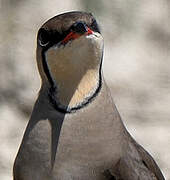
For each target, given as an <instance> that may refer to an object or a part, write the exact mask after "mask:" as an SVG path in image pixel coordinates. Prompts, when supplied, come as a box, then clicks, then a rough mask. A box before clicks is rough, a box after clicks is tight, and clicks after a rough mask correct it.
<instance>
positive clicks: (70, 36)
mask: <svg viewBox="0 0 170 180" xmlns="http://www.w3.org/2000/svg"><path fill="white" fill-rule="evenodd" d="M89 34H93V31H92V30H91V29H90V28H88V31H87V32H85V33H84V34H79V33H76V32H70V33H69V34H68V35H67V36H66V37H65V38H64V39H63V40H62V43H63V44H66V43H67V42H68V41H70V40H74V39H77V38H79V37H80V36H82V35H89Z"/></svg>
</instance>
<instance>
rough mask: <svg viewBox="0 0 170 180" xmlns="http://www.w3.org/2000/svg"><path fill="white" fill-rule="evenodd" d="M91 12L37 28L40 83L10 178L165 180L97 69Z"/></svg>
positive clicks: (98, 50) (99, 42) (99, 54)
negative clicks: (131, 128)
mask: <svg viewBox="0 0 170 180" xmlns="http://www.w3.org/2000/svg"><path fill="white" fill-rule="evenodd" d="M103 51H104V40H103V36H102V34H101V30H100V27H99V25H98V23H97V21H96V19H95V18H94V16H93V15H92V14H91V13H88V12H82V11H71V12H65V13H63V14H59V15H56V16H55V17H52V18H51V19H49V20H48V21H47V22H45V23H44V24H43V25H42V26H41V28H40V29H39V31H38V33H37V49H36V60H37V66H38V70H39V73H40V77H41V87H40V90H39V95H38V98H37V100H36V102H35V105H34V108H33V111H32V114H31V117H30V120H29V122H28V125H27V127H26V130H25V133H24V136H23V139H22V142H21V145H20V147H19V150H18V153H17V156H16V158H15V161H14V165H13V179H14V180H164V179H165V178H164V177H163V174H162V172H161V170H160V168H159V167H158V165H157V163H156V162H155V160H154V159H153V158H152V156H151V155H150V154H149V153H148V152H147V151H146V150H145V149H144V148H143V147H142V146H141V145H139V144H138V143H137V142H136V141H135V140H134V138H133V137H132V136H131V135H130V133H129V132H128V130H127V129H126V127H125V125H124V123H123V121H122V119H121V117H120V114H119V112H118V110H117V108H116V106H115V104H114V102H113V99H112V96H111V93H110V90H109V88H108V86H107V84H106V82H105V80H104V75H103V71H102V63H103Z"/></svg>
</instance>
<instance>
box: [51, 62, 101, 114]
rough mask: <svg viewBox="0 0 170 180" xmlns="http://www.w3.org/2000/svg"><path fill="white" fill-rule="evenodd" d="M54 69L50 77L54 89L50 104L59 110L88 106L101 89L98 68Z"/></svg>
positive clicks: (66, 67)
mask: <svg viewBox="0 0 170 180" xmlns="http://www.w3.org/2000/svg"><path fill="white" fill-rule="evenodd" d="M64 67H65V68H62V69H60V68H56V69H55V70H54V69H53V70H52V75H53V78H54V80H55V83H56V89H54V90H53V91H52V92H51V93H52V96H51V98H52V102H54V103H55V105H57V107H58V108H60V109H67V110H68V111H71V110H72V109H80V108H81V107H83V106H84V105H86V104H88V103H89V102H90V101H91V100H92V99H93V98H94V97H95V96H96V94H97V93H98V92H99V90H100V87H101V72H100V67H99V66H97V67H96V68H91V69H74V68H72V67H68V64H67V66H64Z"/></svg>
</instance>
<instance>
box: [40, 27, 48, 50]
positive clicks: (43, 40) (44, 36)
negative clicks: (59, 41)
mask: <svg viewBox="0 0 170 180" xmlns="http://www.w3.org/2000/svg"><path fill="white" fill-rule="evenodd" d="M38 42H39V44H40V46H42V47H44V46H47V45H48V44H49V42H50V35H49V33H48V32H47V31H46V30H45V29H40V31H39V35H38Z"/></svg>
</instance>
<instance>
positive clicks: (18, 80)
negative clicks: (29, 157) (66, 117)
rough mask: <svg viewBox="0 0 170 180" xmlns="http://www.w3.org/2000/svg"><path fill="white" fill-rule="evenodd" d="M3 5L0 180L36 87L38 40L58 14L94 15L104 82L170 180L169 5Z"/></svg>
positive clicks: (162, 1) (159, 0)
mask: <svg viewBox="0 0 170 180" xmlns="http://www.w3.org/2000/svg"><path fill="white" fill-rule="evenodd" d="M95 2H96V1H87V2H85V1H80V0H76V1H73V0H66V1H64V2H60V3H58V1H51V2H47V1H45V0H42V1H41V4H40V3H39V1H37V2H35V1H33V0H28V1H19V0H18V1H17V0H15V1H14V0H13V1H10V0H6V1H3V0H2V1H0V8H1V9H0V10H1V15H0V23H1V24H0V25H1V29H0V34H1V36H0V42H1V43H0V54H1V55H0V72H1V76H0V85H1V86H0V114H1V125H0V144H1V148H0V179H2V180H11V178H12V165H13V161H14V158H15V156H16V153H17V150H18V148H19V144H20V142H21V139H22V136H23V133H24V130H25V126H26V124H27V122H28V119H29V116H30V113H31V109H32V106H33V104H34V101H35V99H36V97H37V93H38V89H39V86H40V81H39V75H38V71H37V68H36V64H35V48H36V43H35V39H36V32H37V30H38V28H39V27H40V26H41V24H42V23H43V22H44V21H46V20H47V19H48V18H49V17H52V16H54V15H55V14H58V13H61V12H65V11H70V10H87V11H91V12H93V13H94V15H95V16H96V17H97V19H98V21H99V23H100V24H101V29H102V32H103V36H104V39H105V53H104V74H105V78H106V80H107V82H108V84H109V86H110V89H111V92H112V95H113V98H114V101H115V103H116V105H117V107H118V109H119V112H120V114H121V116H122V119H123V121H124V123H125V125H126V127H127V129H128V130H129V132H130V133H131V134H132V135H133V136H134V138H135V139H136V140H137V141H138V142H139V143H140V144H142V145H143V146H144V147H145V149H147V150H148V151H149V153H150V154H152V156H153V157H154V158H155V160H156V161H157V163H158V164H159V166H160V168H161V169H162V171H163V174H164V175H165V177H166V179H167V180H170V173H169V172H170V154H169V149H170V51H169V49H170V28H169V27H170V22H169V17H170V12H169V7H170V3H168V2H167V1H166V0H150V1H149V2H148V1H146V0H142V1H140V2H136V1H130V0H127V1H117V0H116V1H109V3H106V2H105V1H104V0H100V1H98V3H95Z"/></svg>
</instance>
